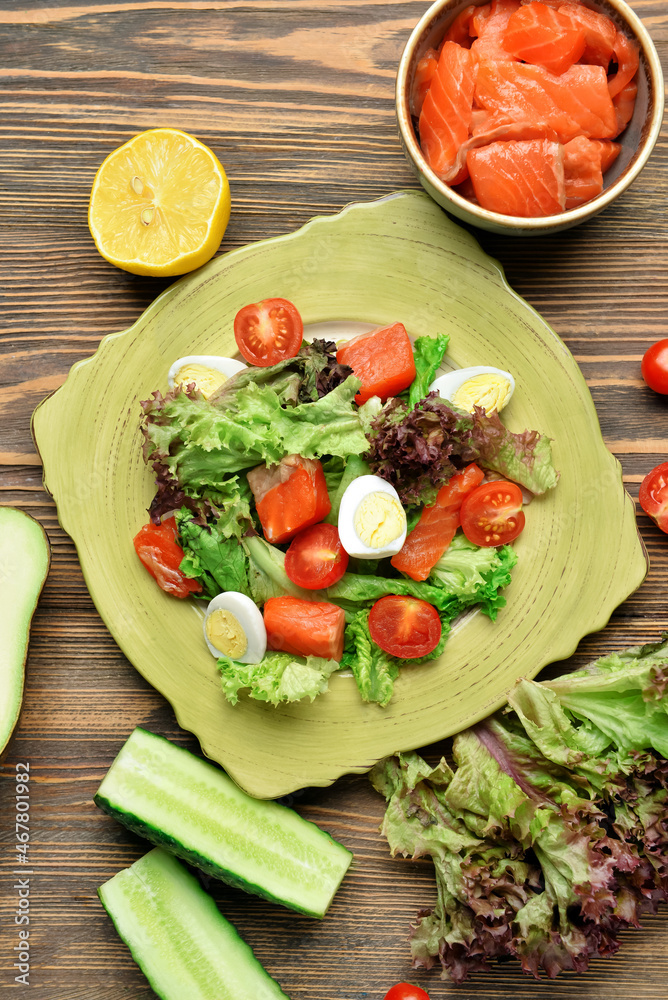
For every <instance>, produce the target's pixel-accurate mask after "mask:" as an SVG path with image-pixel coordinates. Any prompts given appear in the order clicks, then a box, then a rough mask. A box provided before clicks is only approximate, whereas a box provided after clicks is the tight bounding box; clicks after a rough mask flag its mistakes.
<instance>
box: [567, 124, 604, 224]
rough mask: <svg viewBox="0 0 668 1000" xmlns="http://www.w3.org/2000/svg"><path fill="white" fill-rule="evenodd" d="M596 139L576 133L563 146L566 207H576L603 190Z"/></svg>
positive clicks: (597, 141) (599, 150) (599, 155)
mask: <svg viewBox="0 0 668 1000" xmlns="http://www.w3.org/2000/svg"><path fill="white" fill-rule="evenodd" d="M599 141H602V140H597V139H586V138H585V137H584V136H583V135H578V136H576V137H575V139H571V141H570V142H567V143H566V145H565V146H564V187H565V193H566V208H567V209H569V208H576V207H577V206H578V205H583V204H584V202H586V201H589V200H590V199H591V198H595V197H596V195H597V194H600V193H601V191H602V190H603V171H602V169H601V149H600V147H599V145H598V143H599Z"/></svg>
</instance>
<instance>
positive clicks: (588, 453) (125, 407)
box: [33, 191, 647, 797]
mask: <svg viewBox="0 0 668 1000" xmlns="http://www.w3.org/2000/svg"><path fill="white" fill-rule="evenodd" d="M276 295H279V296H283V297H285V298H288V299H290V300H292V301H294V302H295V303H296V305H297V307H298V308H299V310H300V311H301V313H302V315H303V317H304V320H305V322H306V323H322V322H325V321H329V320H354V321H357V322H362V323H378V324H386V323H390V322H393V321H396V320H400V321H402V322H403V323H404V324H405V326H406V327H407V329H408V330H409V332H410V333H411V334H413V335H416V336H421V335H424V334H430V335H433V334H435V333H436V332H437V331H445V332H448V333H450V334H451V344H450V352H449V358H450V360H451V361H452V364H453V365H454V366H463V365H471V364H491V365H496V366H498V367H501V368H504V369H507V370H509V371H511V372H513V373H514V375H515V378H516V381H517V388H516V390H515V395H514V397H513V400H512V402H511V403H510V405H509V406H508V408H507V409H506V410H505V411H504V419H505V421H506V423H507V425H508V426H509V427H510V428H511V429H512V430H523V429H524V428H526V427H532V428H536V429H538V430H541V431H543V432H544V433H546V434H548V435H550V437H551V438H553V442H554V444H553V448H554V457H555V463H556V465H557V468H558V469H559V470H560V472H561V481H560V483H559V486H558V487H557V489H556V490H554V491H552V492H551V493H550V494H548V495H547V496H545V497H543V498H540V499H536V500H534V501H533V502H532V504H531V505H530V507H529V508H528V510H527V527H526V529H525V531H524V533H523V535H522V536H521V537H520V539H519V540H518V542H517V543H516V548H517V552H518V556H519V562H518V565H517V567H516V569H515V572H514V577H513V582H512V584H511V585H510V587H509V588H508V590H507V598H508V605H507V607H506V608H505V609H504V610H503V611H502V612H501V613H500V614H499V618H498V621H497V623H496V624H492V623H491V622H490V621H489V620H488V619H487V618H485V617H484V616H483V615H480V614H474V615H472V616H469V617H468V618H467V619H466V620H465V621H464V622H463V623H461V625H460V627H459V628H457V629H456V630H455V633H454V634H453V635H452V637H451V638H450V640H449V642H448V645H447V648H446V652H445V653H444V655H443V656H442V658H441V659H440V660H439V661H437V662H434V663H432V664H427V665H424V666H416V667H413V668H406V669H404V670H403V672H402V674H401V676H400V678H399V680H398V681H397V684H396V689H395V695H394V698H393V700H392V701H391V703H390V705H389V706H388V707H387V708H386V709H381V708H379V707H377V706H375V705H366V704H363V703H362V702H361V701H360V698H359V696H358V693H357V689H356V687H355V682H354V681H353V679H352V676H349V675H347V674H345V673H342V674H337V675H335V676H334V677H333V678H332V680H331V682H330V690H329V691H328V692H327V694H325V695H323V696H321V697H319V698H318V699H316V701H314V702H313V703H310V702H307V703H305V704H296V705H291V706H288V707H282V708H273V707H271V706H267V705H264V704H262V703H258V702H254V701H250V700H247V699H242V700H241V701H240V702H239V704H238V705H237V706H236V707H234V708H232V707H231V706H230V705H229V704H228V703H227V702H226V701H225V699H224V697H223V695H222V693H221V691H220V688H219V684H218V679H217V675H216V667H215V661H214V660H213V658H212V657H211V656H210V655H209V653H208V651H207V650H206V648H205V646H204V643H203V642H202V635H201V616H202V611H201V608H200V607H199V606H196V604H195V603H194V602H193V603H190V602H188V601H177V600H174V599H173V598H170V597H168V596H166V595H165V594H163V593H162V592H161V591H160V590H159V589H158V587H157V586H156V585H155V584H154V582H153V581H152V580H151V578H150V577H149V575H148V574H147V573H146V571H145V570H144V569H143V568H142V567H141V565H140V563H139V561H138V560H137V558H136V556H135V554H134V550H133V547H132V538H133V536H134V534H135V533H136V531H137V529H138V528H139V526H140V525H141V524H143V523H144V522H145V521H146V508H147V506H148V504H149V502H150V500H151V497H152V494H153V484H152V477H151V474H150V472H149V471H147V469H146V467H145V466H144V463H143V461H142V458H141V437H140V432H139V420H140V407H139V401H140V400H142V399H145V398H147V397H148V396H149V395H150V393H151V392H152V391H153V390H154V389H156V388H159V387H162V388H164V387H165V386H166V375H167V369H168V368H169V366H170V364H171V362H172V361H173V360H175V359H176V358H178V357H181V356H183V355H186V354H216V353H220V354H227V355H232V354H234V353H235V344H234V340H233V336H232V320H233V317H234V315H235V313H236V312H237V311H238V309H239V308H240V307H241V306H243V305H245V304H246V303H248V302H254V301H257V300H259V299H263V298H268V297H271V296H276ZM33 429H34V435H35V440H36V443H37V446H38V448H39V451H40V453H41V455H42V458H43V461H44V471H45V483H46V486H47V489H48V490H49V491H50V492H51V494H52V495H53V496H54V498H55V500H56V503H57V505H58V514H59V518H60V521H61V524H62V526H63V528H64V529H65V530H66V531H67V532H68V534H69V535H71V537H72V538H73V539H74V541H75V543H76V546H77V550H78V553H79V558H80V560H81V565H82V567H83V572H84V574H85V578H86V582H87V584H88V587H89V589H90V592H91V595H92V597H93V600H94V601H95V604H96V606H97V608H98V610H99V612H100V614H101V616H102V618H103V619H104V621H105V622H106V624H107V626H108V628H109V630H110V631H111V633H112V635H113V636H114V638H115V639H116V641H117V642H118V644H119V646H120V647H121V649H122V650H123V652H124V653H125V654H126V656H127V657H128V658H129V660H130V661H131V662H132V663H133V664H134V665H135V667H136V668H137V669H138V670H139V671H140V673H141V674H143V676H144V677H145V678H146V679H147V680H148V681H149V682H150V683H151V684H152V685H153V686H154V687H155V688H157V689H158V691H160V692H161V693H162V694H163V695H164V696H165V697H166V698H167V699H168V700H169V701H170V702H171V704H172V705H173V707H174V711H175V712H176V716H177V719H178V722H179V724H180V725H181V726H182V727H183V728H184V729H187V730H190V731H191V732H193V733H194V734H195V735H196V736H197V738H198V739H199V741H200V743H201V745H202V749H203V750H204V752H205V753H206V754H208V755H209V756H210V757H212V758H213V759H214V760H217V761H218V762H219V763H221V764H222V765H223V766H224V767H225V768H226V769H227V771H228V772H229V773H230V774H231V775H232V776H233V777H234V778H235V779H236V781H237V782H238V783H239V784H240V785H241V786H242V787H243V788H245V789H246V790H247V791H248V792H250V793H251V794H253V795H257V796H260V797H275V796H279V795H284V794H287V793H288V792H291V791H294V790H295V789H297V788H300V787H303V786H307V785H327V784H329V783H331V782H332V781H334V780H335V779H336V778H337V777H338V776H339V775H341V774H343V773H345V772H348V771H364V770H366V769H368V768H369V767H371V766H372V765H373V763H374V762H375V761H376V760H378V759H379V758H381V757H383V756H385V755H387V754H389V753H392V752H393V751H395V750H406V749H410V748H415V747H418V746H424V745H426V744H428V743H431V742H434V741H436V740H438V739H441V738H443V737H445V736H448V735H450V734H451V733H454V732H456V731H457V730H460V729H462V728H464V727H465V726H468V725H470V724H471V723H473V722H475V721H477V720H479V719H481V718H483V717H484V716H485V715H487V714H488V713H489V712H491V711H493V710H494V709H496V708H498V707H499V706H500V705H502V704H503V702H504V700H505V697H506V693H507V691H508V690H509V689H510V688H511V687H512V685H513V684H514V682H515V681H516V680H517V678H518V677H521V676H525V677H526V676H528V677H532V676H534V675H535V674H536V673H537V672H538V671H539V670H540V669H541V668H542V667H543V666H545V665H546V664H547V663H550V662H552V661H554V660H559V659H562V658H564V657H567V656H569V655H570V654H571V653H572V652H573V651H574V649H575V647H576V646H577V644H578V642H579V640H580V639H581V638H582V636H584V635H585V634H587V633H588V632H592V631H596V630H598V629H601V628H603V626H604V625H605V624H606V623H607V621H608V619H609V617H610V614H611V613H612V611H613V610H614V608H616V607H617V605H619V604H620V603H621V602H622V601H623V600H624V599H625V598H626V597H628V596H629V594H630V593H632V591H633V590H635V589H636V587H638V586H639V585H640V583H641V582H642V580H643V578H644V576H645V573H646V571H647V563H646V557H645V553H644V550H643V547H642V544H641V542H640V539H639V536H638V533H637V530H636V524H635V515H634V507H633V503H632V501H631V499H630V497H629V496H627V494H626V493H625V491H624V489H623V487H622V480H621V469H620V466H619V464H618V463H617V461H616V459H615V458H614V457H613V456H612V455H611V454H610V452H609V451H608V450H607V449H606V447H605V445H604V443H603V440H602V438H601V433H600V430H599V425H598V420H597V417H596V411H595V409H594V405H593V402H592V399H591V396H590V394H589V391H588V389H587V386H586V384H585V381H584V379H583V377H582V375H581V374H580V370H579V368H578V367H577V365H576V364H575V362H574V361H573V358H572V357H571V355H570V353H569V352H568V350H567V349H566V347H565V346H564V344H563V343H562V342H561V340H559V338H558V337H557V336H556V334H554V333H553V331H552V330H550V328H549V327H548V326H547V325H546V324H545V323H544V321H543V320H542V319H541V317H540V316H539V315H538V314H537V313H536V312H535V311H534V310H533V309H532V308H531V307H530V306H528V305H527V303H526V302H524V301H523V300H522V299H521V298H519V297H518V296H517V295H516V294H515V293H514V292H513V291H512V290H511V289H510V288H509V287H508V285H507V283H506V281H505V279H504V276H503V272H502V270H501V268H500V266H499V265H498V264H497V263H496V262H495V261H494V260H492V259H490V258H489V257H488V256H487V255H486V254H484V253H483V251H482V250H481V249H480V247H479V246H478V244H477V243H476V242H475V240H474V239H473V237H471V236H470V235H469V234H468V233H467V232H465V231H464V230H463V229H461V228H460V227H459V226H457V225H455V224H454V223H453V222H451V221H450V220H449V219H448V218H447V216H446V215H445V214H444V213H443V212H442V211H441V209H440V208H438V206H437V205H435V204H434V202H433V201H432V200H431V199H430V198H429V197H428V196H427V195H426V194H424V193H421V192H420V193H419V192H414V191H412V192H402V193H398V194H396V195H393V196H391V197H389V198H384V199H382V200H380V201H376V202H373V203H370V204H358V205H352V206H349V207H348V208H346V209H345V210H344V211H343V212H341V213H340V214H339V215H336V216H333V217H329V218H317V219H314V220H312V221H311V222H309V223H308V224H307V225H306V226H304V228H303V229H300V230H299V231H298V232H296V233H293V234H291V235H289V236H283V237H279V238H277V239H272V240H267V241H265V242H262V243H256V244H253V245H250V246H247V247H243V248H242V249H240V250H235V251H233V252H231V253H229V254H227V255H226V256H223V257H220V258H218V259H216V260H215V261H213V262H211V263H210V264H208V265H206V266H205V267H204V268H202V269H201V270H199V271H197V272H195V273H194V274H192V275H189V276H187V277H186V278H183V279H181V280H180V281H178V282H177V283H176V284H175V285H173V286H172V287H171V288H169V289H167V291H166V292H164V294H162V295H161V296H160V297H159V298H158V299H157V300H156V301H155V302H154V303H153V304H152V305H151V306H150V307H149V308H148V309H147V310H146V312H145V313H144V314H143V315H142V316H141V317H140V318H139V320H138V321H137V322H136V323H135V324H134V326H132V327H131V328H130V329H129V330H126V331H124V332H123V333H119V334H115V335H113V336H109V337H106V338H105V339H104V340H103V341H102V343H101V345H100V348H99V350H98V351H97V353H96V354H95V355H94V356H93V357H92V358H89V359H88V360H86V361H83V362H81V363H80V364H78V365H75V367H74V368H73V369H72V371H71V373H70V375H69V377H68V379H67V381H66V382H65V384H64V385H63V386H62V387H61V388H60V389H58V391H57V392H56V393H54V394H53V395H52V396H50V397H49V398H48V399H46V400H45V401H44V402H43V403H42V404H41V405H40V406H39V407H38V408H37V410H36V411H35V414H34V419H33ZM610 539H614V544H610ZM138 721H140V720H138Z"/></svg>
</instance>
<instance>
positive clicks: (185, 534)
mask: <svg viewBox="0 0 668 1000" xmlns="http://www.w3.org/2000/svg"><path fill="white" fill-rule="evenodd" d="M175 516H176V524H177V528H178V535H179V541H180V543H181V547H182V548H183V552H184V556H183V559H182V560H181V564H180V567H179V568H180V570H181V572H182V573H185V575H186V576H189V577H194V578H195V579H196V580H199V581H200V583H201V584H202V587H203V594H202V596H203V597H206V598H208V599H209V600H210V599H211V598H212V597H215V596H216V594H220V593H221V591H225V590H235V591H239V592H240V593H242V594H246V596H247V597H251V596H252V595H251V586H250V580H249V577H248V557H247V555H246V552H245V551H244V548H243V546H242V545H240V543H239V540H238V538H237V536H236V528H237V525H236V522H235V520H234V518H233V517H232V516H231V515H229V516H227V517H225V518H222V519H221V520H220V521H218V522H216V523H214V524H212V525H200V524H198V523H197V522H196V521H195V520H194V518H193V517H192V514H191V513H190V511H188V510H187V509H183V510H181V511H180V512H178V513H177V514H176V515H175Z"/></svg>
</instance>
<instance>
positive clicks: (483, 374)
mask: <svg viewBox="0 0 668 1000" xmlns="http://www.w3.org/2000/svg"><path fill="white" fill-rule="evenodd" d="M429 391H430V392H434V391H435V392H437V393H438V394H439V396H440V397H441V398H442V399H447V400H449V401H450V402H451V403H452V405H453V406H456V407H457V408H458V409H459V410H467V411H468V412H469V413H472V412H473V407H474V406H482V407H484V409H485V412H486V413H494V412H497V413H498V411H499V410H502V409H503V408H504V406H506V404H507V403H509V402H510V397H511V396H512V394H513V392H514V391H515V379H514V378H513V376H512V375H511V374H510V372H504V371H502V370H501V369H500V368H488V367H481V366H477V367H474V368H459V369H457V371H454V372H447V374H446V375H439V377H438V378H437V379H435V380H434V381H433V382H432V383H431V385H430V386H429Z"/></svg>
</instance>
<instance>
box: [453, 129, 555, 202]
mask: <svg viewBox="0 0 668 1000" xmlns="http://www.w3.org/2000/svg"><path fill="white" fill-rule="evenodd" d="M521 139H551V140H552V141H553V142H558V138H557V134H556V132H555V131H554V129H551V128H550V127H549V126H548V125H545V123H544V122H512V124H510V125H497V126H496V127H494V128H491V129H490V128H488V129H483V130H481V131H479V132H477V133H475V134H474V135H472V136H471V137H470V138H469V139H467V140H466V142H465V143H463V145H461V146H460V147H459V149H458V150H457V156H456V157H455V161H454V163H453V164H452V167H451V168H450V170H449V171H448V172H447V173H446V174H442V175H441V180H443V181H445V183H446V184H451V185H452V186H453V187H454V186H456V185H458V184H461V183H462V182H463V181H465V180H466V178H467V177H468V166H467V162H466V159H467V156H468V154H469V152H470V150H472V149H478V148H479V147H480V146H488V145H489V144H490V143H491V142H500V141H501V140H503V141H506V142H508V141H510V140H513V141H519V140H521Z"/></svg>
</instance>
